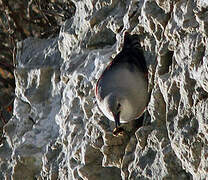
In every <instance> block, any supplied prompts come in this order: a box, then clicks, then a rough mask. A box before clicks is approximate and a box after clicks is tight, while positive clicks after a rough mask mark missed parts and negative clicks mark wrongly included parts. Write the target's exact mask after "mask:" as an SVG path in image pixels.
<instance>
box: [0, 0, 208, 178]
mask: <svg viewBox="0 0 208 180" xmlns="http://www.w3.org/2000/svg"><path fill="white" fill-rule="evenodd" d="M74 4H75V6H76V13H75V16H74V17H73V18H72V19H70V20H68V21H66V22H65V24H64V25H63V27H62V29H61V31H60V34H59V36H58V37H57V38H54V39H49V40H40V39H33V38H29V39H26V40H25V41H22V42H20V43H19V44H18V55H17V69H16V71H15V77H16V91H15V93H16V100H15V102H14V116H13V118H12V119H11V120H10V121H9V123H8V124H7V125H6V127H5V136H6V141H5V142H4V144H3V146H1V147H0V179H12V178H13V179H15V180H18V179H27V180H30V179H31V180H32V179H53V180H55V179H61V180H63V179H69V180H71V179H72V180H74V179H77V180H78V179H79V180H81V179H88V180H102V179H103V180H106V179H107V180H120V179H123V180H124V179H125V180H126V179H131V180H134V179H207V178H208V159H207V158H208V99H207V98H208V61H207V59H208V39H207V32H208V20H207V15H208V3H207V1H205V0H193V1H190V0H180V1H178V0H156V1H153V0H141V1H134V0H127V1H123V0H95V1H90V0H82V1H74ZM125 30H128V31H130V32H132V33H137V34H139V35H140V37H141V44H142V46H143V48H144V50H145V57H146V58H147V64H148V68H149V90H150V92H151V98H150V103H149V105H148V107H147V109H148V113H146V114H145V121H144V122H145V125H144V126H143V127H141V128H139V129H137V128H136V124H137V123H138V121H135V122H132V123H129V124H124V128H125V130H126V133H125V134H124V136H123V137H114V136H112V130H113V128H114V123H113V122H111V121H109V120H108V119H107V118H106V117H104V116H103V115H102V113H101V112H100V111H99V109H98V107H97V104H96V101H95V95H94V89H95V84H96V81H97V79H98V78H99V76H100V75H101V73H102V71H103V70H104V69H105V67H106V66H107V64H108V63H109V62H110V60H111V59H112V57H114V56H115V55H116V54H117V53H118V52H119V50H120V49H121V47H122V39H123V32H124V31H125Z"/></svg>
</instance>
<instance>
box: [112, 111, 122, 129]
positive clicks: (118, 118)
mask: <svg viewBox="0 0 208 180" xmlns="http://www.w3.org/2000/svg"><path fill="white" fill-rule="evenodd" d="M114 119H115V124H116V128H118V126H120V125H121V124H120V112H118V113H117V114H116V115H115V116H114Z"/></svg>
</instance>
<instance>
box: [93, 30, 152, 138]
mask: <svg viewBox="0 0 208 180" xmlns="http://www.w3.org/2000/svg"><path fill="white" fill-rule="evenodd" d="M147 76H148V69H147V66H146V61H145V58H144V55H143V51H142V48H141V46H140V43H139V36H138V35H136V34H133V35H130V34H129V33H127V32H126V33H125V35H124V45H123V49H122V51H121V52H120V53H119V54H118V55H117V56H116V57H115V58H114V59H113V61H112V62H111V63H110V64H109V65H108V66H107V68H106V69H105V70H104V72H103V73H102V75H101V76H100V78H99V79H98V81H97V84H96V90H95V95H96V100H97V103H98V106H99V108H100V110H101V111H102V112H103V114H104V115H105V116H106V117H107V118H108V119H109V120H112V121H114V122H115V127H116V128H115V129H114V131H113V134H114V135H115V136H117V135H119V134H122V133H123V131H124V129H123V128H122V127H120V123H127V122H129V121H132V120H135V119H137V118H139V117H140V116H141V115H142V114H143V112H144V110H145V109H146V106H147V103H148V100H149V94H148V78H147Z"/></svg>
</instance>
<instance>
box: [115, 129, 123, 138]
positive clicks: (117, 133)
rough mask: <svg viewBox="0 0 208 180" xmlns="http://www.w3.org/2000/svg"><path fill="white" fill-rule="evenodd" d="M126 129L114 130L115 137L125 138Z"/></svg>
mask: <svg viewBox="0 0 208 180" xmlns="http://www.w3.org/2000/svg"><path fill="white" fill-rule="evenodd" d="M123 133H124V129H123V128H122V127H117V128H115V129H114V130H113V135H114V136H116V137H118V136H123Z"/></svg>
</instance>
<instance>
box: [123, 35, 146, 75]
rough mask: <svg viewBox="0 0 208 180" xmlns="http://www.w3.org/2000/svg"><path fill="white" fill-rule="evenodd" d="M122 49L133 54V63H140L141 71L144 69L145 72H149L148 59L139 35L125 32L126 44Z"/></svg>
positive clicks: (130, 54)
mask: <svg viewBox="0 0 208 180" xmlns="http://www.w3.org/2000/svg"><path fill="white" fill-rule="evenodd" d="M122 51H123V52H125V53H127V54H129V56H131V58H130V59H131V61H132V63H134V64H136V65H138V67H139V68H140V70H141V71H143V72H144V73H145V74H146V73H148V69H147V65H146V60H145V57H144V54H143V49H142V47H141V45H140V42H139V35H137V34H133V35H131V34H130V33H128V32H125V35H124V45H123V49H122Z"/></svg>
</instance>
